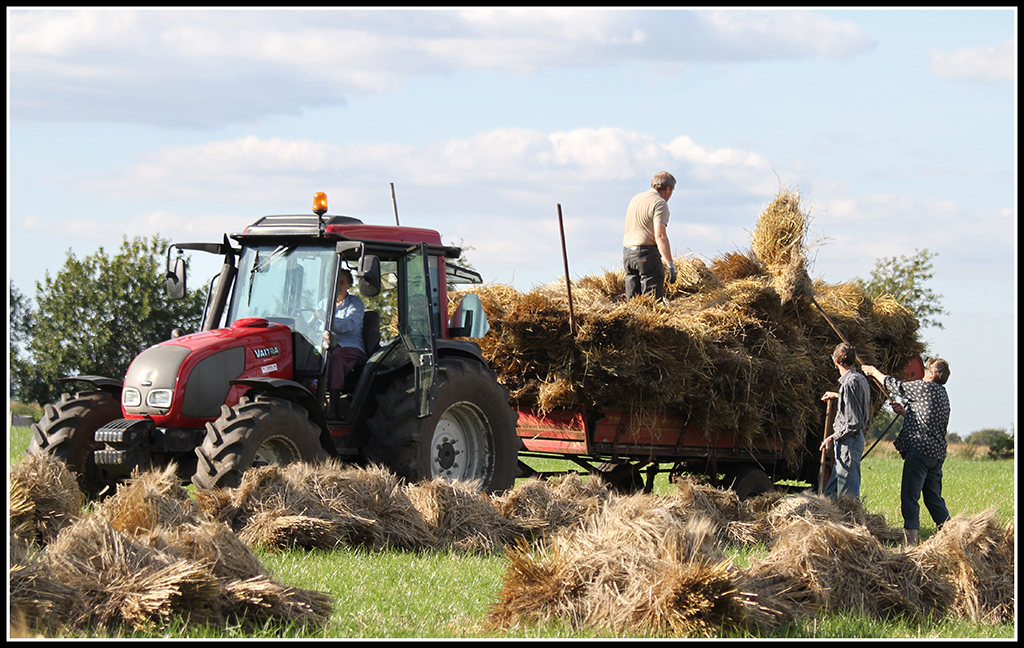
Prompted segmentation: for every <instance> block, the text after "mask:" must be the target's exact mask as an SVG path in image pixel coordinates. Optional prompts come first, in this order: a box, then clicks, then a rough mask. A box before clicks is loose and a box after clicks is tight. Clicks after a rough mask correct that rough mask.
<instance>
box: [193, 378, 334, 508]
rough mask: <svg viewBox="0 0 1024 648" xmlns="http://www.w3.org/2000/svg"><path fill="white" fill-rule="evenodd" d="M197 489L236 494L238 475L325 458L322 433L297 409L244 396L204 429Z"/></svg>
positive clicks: (272, 400) (278, 400)
mask: <svg viewBox="0 0 1024 648" xmlns="http://www.w3.org/2000/svg"><path fill="white" fill-rule="evenodd" d="M196 457H197V462H196V474H195V475H193V476H192V483H193V484H195V485H196V486H197V487H199V488H235V487H237V486H238V485H239V484H240V483H241V481H242V473H244V472H245V471H246V470H248V469H250V468H257V467H259V466H265V465H268V464H272V463H273V464H288V463H293V462H296V461H305V462H309V463H315V462H319V461H323V460H324V459H326V458H327V451H326V450H324V447H323V446H322V445H321V444H320V428H318V427H317V426H316V425H314V424H313V423H312V422H310V420H309V416H308V414H307V412H306V410H305V409H303V408H302V407H300V406H299V405H297V404H295V403H293V402H291V401H289V400H285V399H283V398H275V397H273V396H266V395H259V396H256V398H255V399H252V398H249V397H248V396H243V397H242V399H241V400H240V401H239V402H238V404H237V405H235V406H234V407H228V406H227V405H222V406H221V410H220V418H218V419H217V420H216V421H213V422H212V423H207V424H206V438H204V439H203V443H202V444H201V445H200V446H199V447H197V448H196Z"/></svg>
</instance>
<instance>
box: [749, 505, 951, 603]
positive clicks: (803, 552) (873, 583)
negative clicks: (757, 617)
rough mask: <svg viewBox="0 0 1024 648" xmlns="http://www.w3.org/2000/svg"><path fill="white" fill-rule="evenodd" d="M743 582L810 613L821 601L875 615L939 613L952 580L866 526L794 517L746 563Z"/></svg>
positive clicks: (947, 597)
mask: <svg viewBox="0 0 1024 648" xmlns="http://www.w3.org/2000/svg"><path fill="white" fill-rule="evenodd" d="M744 576H745V577H746V578H747V581H746V583H747V586H748V587H750V588H751V589H752V590H753V591H755V592H756V591H760V592H763V596H762V598H763V599H765V598H773V597H774V598H778V599H780V600H784V601H787V602H788V603H789V604H790V605H791V606H792V607H793V608H796V609H802V610H805V611H806V613H808V614H813V612H814V611H815V610H817V609H819V608H823V609H826V610H829V611H833V612H845V611H850V612H860V611H863V612H864V613H866V614H868V615H869V616H872V617H874V618H878V619H887V618H892V617H896V616H900V615H902V616H905V617H907V618H910V619H915V620H922V619H933V620H935V619H940V618H942V617H943V616H945V614H946V613H947V612H948V610H949V606H950V605H951V604H952V602H953V589H952V586H951V585H950V584H949V583H948V582H946V581H943V580H940V579H934V578H931V577H930V575H929V574H928V573H927V572H926V570H924V569H923V568H922V567H921V566H920V565H918V564H917V563H916V562H914V561H913V560H911V558H910V557H909V556H908V555H907V554H905V553H903V552H893V551H889V550H887V549H885V548H884V547H882V545H881V544H880V543H879V542H878V540H877V539H876V538H874V537H873V536H872V535H871V534H870V533H869V532H868V531H867V529H865V528H863V527H850V526H846V525H842V524H837V523H835V522H831V521H827V520H815V521H810V520H806V519H803V518H800V519H797V520H796V521H794V522H792V523H791V524H789V525H788V526H786V527H785V528H784V529H783V530H782V532H781V533H780V535H779V536H778V538H777V540H776V542H775V546H774V547H773V549H772V552H771V553H770V554H769V555H768V557H766V558H764V559H763V560H756V561H752V564H751V566H750V568H748V569H747V570H745V572H744Z"/></svg>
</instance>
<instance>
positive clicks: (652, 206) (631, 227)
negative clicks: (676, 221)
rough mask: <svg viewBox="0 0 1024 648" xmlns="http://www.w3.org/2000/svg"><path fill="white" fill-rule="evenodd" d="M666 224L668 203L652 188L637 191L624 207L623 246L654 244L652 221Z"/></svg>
mask: <svg viewBox="0 0 1024 648" xmlns="http://www.w3.org/2000/svg"><path fill="white" fill-rule="evenodd" d="M656 222H657V223H663V224H665V225H668V203H667V202H666V201H665V199H664V198H662V197H661V195H660V194H658V192H657V191H655V190H654V189H650V190H648V191H644V192H642V193H638V194H637V195H635V196H633V200H631V201H629V207H627V208H626V233H625V234H624V235H623V237H622V246H623V247H633V246H634V245H655V244H656V242H655V240H654V223H656Z"/></svg>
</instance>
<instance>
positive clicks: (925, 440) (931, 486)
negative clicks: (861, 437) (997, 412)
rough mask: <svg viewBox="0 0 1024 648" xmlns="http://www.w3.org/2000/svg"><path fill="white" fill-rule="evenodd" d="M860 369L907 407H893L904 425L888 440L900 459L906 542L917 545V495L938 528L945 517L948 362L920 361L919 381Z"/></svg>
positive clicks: (918, 520)
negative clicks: (924, 362)
mask: <svg viewBox="0 0 1024 648" xmlns="http://www.w3.org/2000/svg"><path fill="white" fill-rule="evenodd" d="M861 370H862V371H863V372H864V373H865V374H866V375H868V376H872V377H874V378H877V379H878V380H880V381H882V382H883V383H884V384H885V389H886V391H888V392H889V394H890V395H892V396H899V397H900V398H902V399H904V400H905V401H907V403H906V406H902V405H900V404H899V403H895V404H894V405H893V409H894V410H895V411H896V413H897V414H902V415H903V416H904V419H903V427H902V428H901V429H900V433H899V435H898V436H897V437H896V442H895V443H894V444H893V445H894V446H895V447H896V450H897V451H899V453H900V456H901V457H903V482H902V485H901V486H900V508H901V510H902V513H903V530H904V533H905V534H906V537H907V544H911V545H916V544H917V543H918V540H919V534H918V532H919V530H920V528H921V522H920V514H921V505H920V503H919V502H920V499H921V495H922V493H923V494H924V505H925V507H926V508H927V509H928V513H930V514H931V516H932V520H934V521H935V525H936V527H937V528H942V525H943V524H945V522H946V521H947V520H949V510H948V509H947V508H946V501H945V500H944V499H942V463H943V462H944V461H945V460H946V426H947V425H948V424H949V396H948V395H947V394H946V387H945V384H946V380H948V379H949V364H948V363H947V362H946V361H945V360H943V359H941V358H930V359H929V360H928V362H927V364H926V365H925V370H924V379H923V380H914V381H911V382H903V381H901V380H897V379H896V378H893V377H892V376H886V375H884V374H883V373H882V372H880V371H878V369H876V368H874V367H872V366H870V365H864V366H862V367H861Z"/></svg>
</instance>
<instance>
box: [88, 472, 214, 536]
mask: <svg viewBox="0 0 1024 648" xmlns="http://www.w3.org/2000/svg"><path fill="white" fill-rule="evenodd" d="M96 513H97V514H98V515H102V516H104V517H106V518H107V519H108V520H109V521H110V523H111V525H113V527H114V528H115V529H117V530H118V531H121V532H123V533H128V534H136V533H139V532H140V531H146V530H153V529H156V528H158V527H161V526H165V527H171V528H174V527H178V526H181V525H184V524H195V523H197V522H199V521H200V520H205V519H206V515H205V514H204V513H203V512H202V509H200V508H199V505H198V504H197V503H196V502H195V500H193V499H192V498H190V497H189V496H188V491H186V490H185V489H184V488H183V487H182V485H181V480H180V479H179V478H178V476H177V466H176V465H175V464H174V463H170V464H168V465H167V466H166V467H165V468H163V469H161V470H147V471H141V470H139V469H138V468H136V469H135V470H134V471H133V472H132V476H131V478H129V479H128V480H126V481H124V482H122V483H120V484H118V485H117V491H116V492H115V493H114V494H113V495H112V496H110V497H108V498H106V499H105V500H103V501H102V502H100V504H99V505H98V507H97V509H96Z"/></svg>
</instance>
